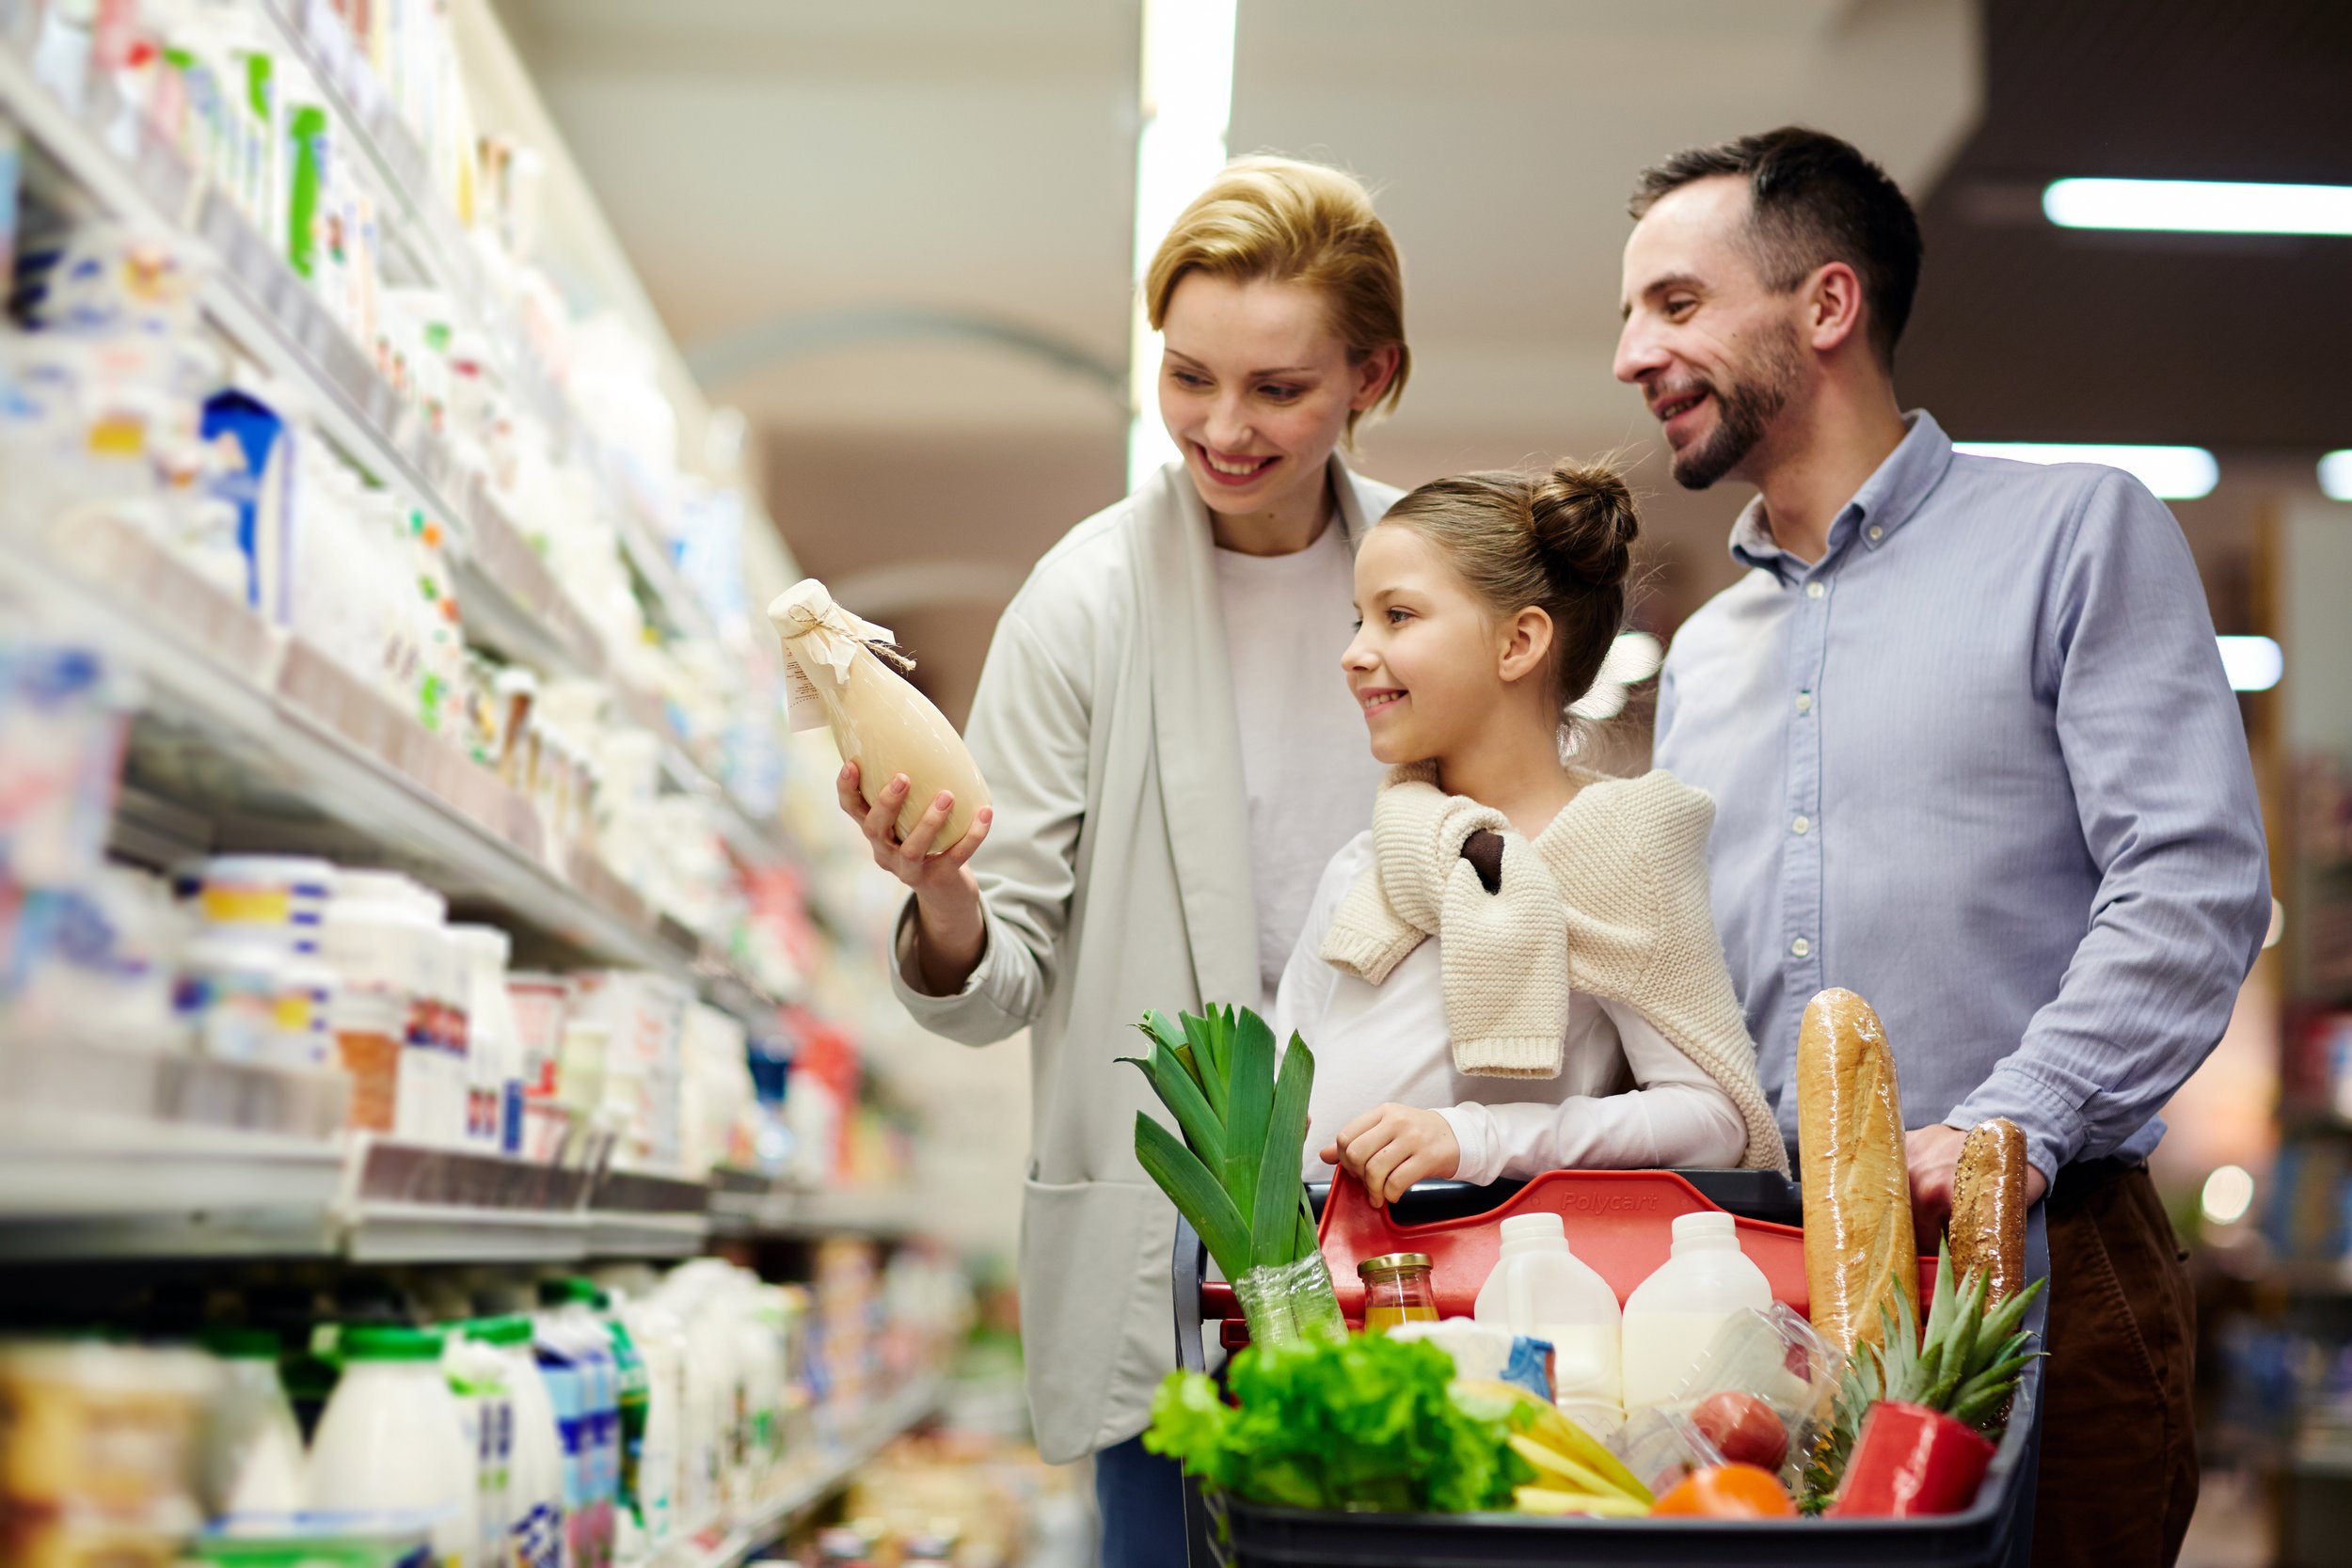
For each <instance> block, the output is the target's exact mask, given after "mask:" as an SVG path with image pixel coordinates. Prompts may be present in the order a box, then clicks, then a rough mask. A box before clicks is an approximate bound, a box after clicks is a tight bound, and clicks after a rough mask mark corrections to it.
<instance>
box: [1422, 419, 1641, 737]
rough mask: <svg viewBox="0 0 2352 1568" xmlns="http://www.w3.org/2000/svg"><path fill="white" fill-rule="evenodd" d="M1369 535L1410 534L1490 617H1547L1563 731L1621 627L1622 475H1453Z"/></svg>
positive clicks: (1571, 466) (1635, 518) (1634, 526)
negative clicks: (1430, 548)
mask: <svg viewBox="0 0 2352 1568" xmlns="http://www.w3.org/2000/svg"><path fill="white" fill-rule="evenodd" d="M1379 526H1380V527H1382V528H1408V529H1411V530H1412V531H1414V532H1415V533H1418V534H1420V535H1421V536H1422V538H1424V539H1426V540H1428V541H1429V542H1430V543H1431V544H1432V545H1435V546H1438V549H1440V550H1442V551H1443V552H1444V553H1445V556H1446V559H1447V561H1448V562H1451V563H1452V565H1453V567H1454V570H1455V571H1456V572H1459V573H1460V574H1461V576H1462V580H1463V581H1465V582H1467V583H1469V584H1470V588H1471V590H1472V591H1473V592H1474V593H1476V594H1478V596H1479V597H1480V598H1482V599H1484V600H1486V605H1487V608H1488V609H1490V610H1493V611H1494V613H1495V614H1496V615H1498V616H1507V615H1516V614H1518V612H1519V611H1520V610H1525V609H1528V608H1529V607H1531V606H1532V607H1534V609H1537V610H1542V611H1543V612H1544V613H1545V614H1546V615H1549V616H1550V617H1551V669H1550V672H1549V673H1550V675H1551V682H1552V689H1553V691H1554V693H1555V694H1556V695H1557V697H1558V698H1559V702H1560V706H1561V708H1562V709H1563V710H1564V712H1563V721H1564V722H1565V709H1566V707H1567V705H1569V704H1570V703H1573V702H1575V701H1576V700H1577V699H1578V698H1580V697H1581V696H1583V695H1584V693H1585V692H1587V691H1589V690H1591V689H1592V687H1593V682H1594V680H1595V679H1597V677H1598V676H1599V674H1600V666H1601V661H1602V660H1603V659H1605V658H1607V657H1609V645H1610V643H1612V642H1613V641H1615V640H1616V636H1617V633H1618V632H1619V631H1621V630H1623V629H1624V627H1625V601H1626V578H1627V577H1628V575H1629V573H1630V572H1631V571H1632V569H1633V541H1634V538H1635V537H1636V536H1637V535H1638V534H1639V533H1640V532H1641V531H1642V519H1641V516H1640V514H1639V513H1638V512H1637V511H1636V509H1635V507H1634V504H1633V492H1632V491H1631V490H1630V489H1629V488H1627V486H1626V483H1625V476H1624V475H1622V474H1620V473H1619V472H1617V470H1616V469H1615V468H1614V467H1612V466H1611V465H1610V464H1608V463H1607V462H1599V463H1559V464H1555V465H1553V467H1552V468H1551V470H1550V471H1549V472H1548V473H1543V474H1520V473H1477V474H1455V475H1454V476H1452V477H1451V478H1448V479H1435V480H1431V481H1430V482H1429V483H1426V484H1424V485H1422V486H1421V487H1420V488H1419V489H1417V490H1412V491H1408V492H1406V496H1405V498H1404V499H1402V500H1399V501H1398V502H1397V503H1396V504H1395V505H1394V506H1392V507H1391V508H1389V513H1388V515H1387V516H1385V517H1383V518H1381V519H1380V524H1379Z"/></svg>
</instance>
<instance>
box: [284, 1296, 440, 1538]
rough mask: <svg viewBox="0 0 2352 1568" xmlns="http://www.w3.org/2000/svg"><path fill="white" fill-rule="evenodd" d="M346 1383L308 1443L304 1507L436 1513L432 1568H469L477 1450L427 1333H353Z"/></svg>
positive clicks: (342, 1339)
mask: <svg viewBox="0 0 2352 1568" xmlns="http://www.w3.org/2000/svg"><path fill="white" fill-rule="evenodd" d="M338 1345H339V1349H340V1353H341V1354H342V1358H343V1370H342V1378H341V1379H340V1380H339V1381H338V1382H337V1383H336V1385H335V1392H334V1393H333V1394H332V1395H330V1396H329V1397H328V1399H327V1402H326V1413H325V1414H324V1415H323V1416H321V1417H320V1418H319V1426H318V1433H317V1435H316V1437H315V1438H314V1440H313V1441H312V1443H311V1446H310V1469H309V1482H308V1487H307V1492H308V1504H309V1507H310V1510H311V1511H312V1512H314V1513H380V1512H381V1511H383V1510H387V1509H392V1510H403V1509H418V1510H424V1511H429V1512H431V1513H432V1514H433V1516H434V1523H433V1557H434V1561H435V1564H436V1568H471V1564H472V1554H473V1553H474V1552H475V1551H476V1550H477V1549H478V1544H477V1539H478V1538H477V1531H476V1525H475V1490H476V1484H477V1480H476V1473H475V1465H474V1454H473V1452H472V1450H470V1449H469V1448H468V1447H467V1445H466V1440H465V1422H464V1418H463V1416H462V1415H461V1414H460V1412H459V1410H458V1407H457V1401H456V1399H455V1398H454V1397H453V1395H452V1394H451V1393H450V1391H449V1384H448V1382H447V1381H446V1380H445V1379H444V1378H443V1376H442V1373H441V1337H440V1336H439V1335H438V1334H436V1333H433V1332H431V1331H430V1330H427V1329H419V1328H381V1327H375V1326H366V1327H351V1328H345V1329H344V1330H342V1334H341V1335H340V1336H339V1337H338Z"/></svg>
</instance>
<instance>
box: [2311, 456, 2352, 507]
mask: <svg viewBox="0 0 2352 1568" xmlns="http://www.w3.org/2000/svg"><path fill="white" fill-rule="evenodd" d="M2319 487H2320V488H2321V489H2322V490H2324V491H2326V492H2327V493H2328V499H2329V500H2337V501H2352V447H2346V448H2345V449H2344V451H2331V452H2329V453H2328V455H2327V456H2325V457H2323V458H2321V459H2320V460H2319Z"/></svg>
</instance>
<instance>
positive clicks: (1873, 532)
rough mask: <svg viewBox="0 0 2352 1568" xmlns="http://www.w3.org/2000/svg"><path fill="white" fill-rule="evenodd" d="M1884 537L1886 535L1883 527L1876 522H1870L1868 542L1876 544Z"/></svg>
mask: <svg viewBox="0 0 2352 1568" xmlns="http://www.w3.org/2000/svg"><path fill="white" fill-rule="evenodd" d="M1885 537H1886V531H1885V530H1884V529H1883V528H1881V527H1879V526H1878V525H1877V524H1876V523H1873V524H1871V525H1870V543H1871V544H1873V545H1875V544H1877V543H1878V542H1879V541H1880V540H1882V539H1883V538H1885Z"/></svg>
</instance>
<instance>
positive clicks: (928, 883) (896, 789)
mask: <svg viewBox="0 0 2352 1568" xmlns="http://www.w3.org/2000/svg"><path fill="white" fill-rule="evenodd" d="M834 787H835V790H836V792H837V793H838V794H839V796H840V800H841V809H842V811H843V812H844V813H845V814H846V815H847V816H849V817H850V820H852V821H854V822H855V823H856V824H857V825H858V831H859V832H862V833H864V834H865V835H866V848H867V849H868V850H869V851H871V852H872V854H873V857H874V863H875V864H876V865H879V866H881V867H882V869H883V870H884V871H887V872H889V873H890V874H891V875H892V876H894V877H896V878H898V880H899V881H901V882H903V883H905V884H906V885H907V886H908V887H909V888H911V889H913V890H914V906H915V919H914V936H915V953H916V957H917V958H918V959H919V960H920V963H921V966H922V971H923V980H924V983H925V985H926V987H927V989H929V990H930V991H931V993H932V994H933V995H936V996H950V995H953V994H954V993H956V992H957V991H960V990H962V989H963V985H964V982H965V981H966V980H969V979H970V978H971V977H972V972H973V971H974V970H975V969H977V968H978V967H979V963H980V956H981V953H982V951H983V949H984V948H985V947H986V945H987V941H988V921H987V911H985V909H984V908H983V907H982V905H981V903H980V881H979V879H978V878H977V876H975V875H974V874H973V872H972V866H971V862H972V856H973V854H974V853H975V852H976V851H977V850H978V848H979V847H980V845H981V843H982V842H983V841H984V840H986V839H987V837H988V830H989V825H990V823H992V822H993V820H994V819H995V813H994V812H993V811H992V810H991V809H990V808H988V807H986V806H983V807H981V808H980V809H979V811H978V812H977V813H976V814H974V816H973V818H972V827H971V829H970V831H969V832H966V833H965V834H964V835H963V837H962V838H961V840H960V841H958V842H957V844H956V845H955V847H953V848H950V849H947V850H945V851H943V852H941V853H939V854H936V855H935V854H932V853H931V846H932V844H933V843H935V842H936V841H937V840H938V838H939V830H940V829H941V828H942V827H944V826H946V821H947V816H948V814H949V813H951V812H952V811H954V810H955V805H956V802H955V797H954V796H952V795H950V794H948V793H947V792H946V790H942V791H941V792H940V794H939V798H938V799H937V800H933V801H932V802H931V803H930V806H929V807H928V808H926V809H925V811H924V813H923V815H922V816H921V817H920V818H918V819H917V820H916V822H915V824H914V832H911V833H909V834H908V835H907V836H906V837H905V838H903V839H901V838H900V837H899V836H898V813H899V812H900V811H901V810H902V809H904V807H905V805H906V800H907V794H908V791H909V790H911V789H912V788H913V787H914V785H913V783H912V782H911V781H910V780H909V779H908V778H907V776H906V775H905V774H903V773H900V774H898V775H896V776H894V777H893V778H892V779H891V781H890V782H889V783H888V784H884V785H883V786H882V793H881V794H880V795H878V796H877V797H875V800H874V803H873V804H872V805H871V806H868V805H867V804H866V796H865V793H864V790H863V789H862V787H861V775H860V773H859V769H858V765H857V764H856V763H854V762H852V763H850V764H848V765H847V766H845V767H844V768H842V769H841V774H840V777H839V778H837V779H835V780H834Z"/></svg>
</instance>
